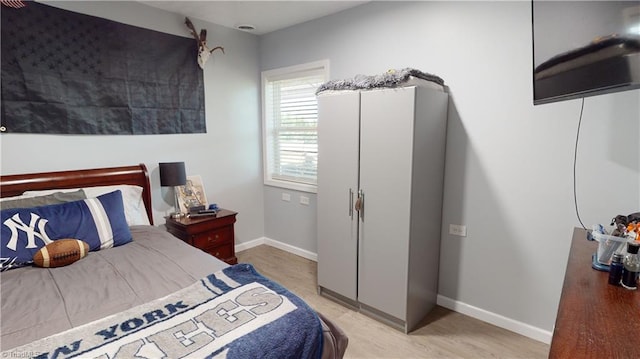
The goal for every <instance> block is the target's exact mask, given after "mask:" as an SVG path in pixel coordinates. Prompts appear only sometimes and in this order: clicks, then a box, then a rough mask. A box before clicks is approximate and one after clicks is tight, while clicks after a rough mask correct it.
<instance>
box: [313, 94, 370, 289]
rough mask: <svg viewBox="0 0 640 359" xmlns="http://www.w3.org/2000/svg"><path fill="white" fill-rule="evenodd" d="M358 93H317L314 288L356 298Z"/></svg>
mask: <svg viewBox="0 0 640 359" xmlns="http://www.w3.org/2000/svg"><path fill="white" fill-rule="evenodd" d="M359 118H360V93H359V92H342V93H340V94H335V93H334V94H323V95H320V96H318V197H317V198H318V202H317V203H318V207H317V210H318V286H320V287H321V288H320V291H321V292H322V290H323V288H325V289H328V290H330V291H332V292H335V293H337V294H339V295H341V296H344V297H346V298H348V299H351V300H353V301H355V300H356V299H357V262H358V258H357V256H358V252H357V249H358V236H357V224H358V220H357V213H356V212H355V211H354V210H353V204H354V201H355V196H356V193H357V191H358V132H359V122H360V121H359Z"/></svg>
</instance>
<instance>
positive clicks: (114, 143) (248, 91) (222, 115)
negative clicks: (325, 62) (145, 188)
mask: <svg viewBox="0 0 640 359" xmlns="http://www.w3.org/2000/svg"><path fill="white" fill-rule="evenodd" d="M49 4H50V5H54V6H57V7H61V8H64V9H68V10H72V11H75V12H79V13H84V14H89V15H94V16H100V17H103V18H107V19H111V20H115V21H119V22H122V23H126V24H130V25H135V26H140V27H145V28H149V29H153V30H157V31H162V32H166V33H170V34H175V35H180V36H185V37H188V36H189V33H188V30H187V28H186V26H185V25H184V17H183V16H181V15H178V14H173V13H169V12H165V11H162V10H158V9H155V8H152V7H149V6H146V5H142V4H139V3H136V2H117V3H116V2H93V1H77V2H58V1H56V2H50V3H49ZM192 20H193V22H194V24H195V26H196V27H197V28H207V29H208V38H207V40H208V42H209V44H211V45H222V46H224V48H225V54H224V55H223V54H221V53H220V52H216V53H214V54H213V56H212V57H211V58H210V59H209V62H208V63H207V64H206V67H205V71H204V79H205V101H206V103H205V106H206V121H207V133H206V134H186V135H145V136H75V135H72V136H71V135H70V136H60V135H46V134H3V135H2V136H0V141H1V144H0V146H1V149H2V162H1V165H2V174H3V175H4V174H12V173H25V172H41V171H56V170H65V169H80V168H94V167H106V166H120V165H129V164H137V163H145V164H146V165H147V168H148V169H149V171H150V176H151V184H152V187H153V206H154V208H153V214H154V220H155V223H156V224H162V223H164V219H163V216H164V215H166V214H168V213H170V212H171V209H172V206H173V192H172V191H170V190H168V189H167V188H161V187H160V183H159V181H160V180H159V177H158V162H165V161H185V164H186V168H187V174H199V175H201V176H202V179H203V182H204V186H205V190H206V193H207V197H208V199H209V201H210V202H216V203H218V204H219V205H221V206H223V207H225V208H229V209H232V210H235V211H238V213H239V214H238V217H237V219H238V222H237V224H236V240H237V241H238V242H243V241H248V240H253V239H256V238H261V237H262V236H263V233H264V210H263V204H262V201H263V197H262V193H263V190H262V170H261V168H262V167H261V163H262V160H261V155H260V153H261V145H260V143H261V135H260V128H261V125H260V115H259V111H260V107H259V94H260V92H259V88H260V72H259V69H258V67H259V65H258V38H257V36H255V35H251V34H248V33H244V32H241V31H238V30H233V29H228V28H225V27H222V26H218V25H214V24H207V23H204V22H202V21H198V20H197V19H192Z"/></svg>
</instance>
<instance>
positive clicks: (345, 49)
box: [260, 1, 640, 333]
mask: <svg viewBox="0 0 640 359" xmlns="http://www.w3.org/2000/svg"><path fill="white" fill-rule="evenodd" d="M260 55H261V58H260V67H261V70H269V69H273V68H278V67H282V66H289V65H295V64H300V63H305V62H309V61H315V60H320V59H329V60H330V68H331V78H332V79H340V78H346V77H353V76H355V75H356V74H378V73H382V72H384V71H386V70H388V69H390V68H402V67H415V68H418V69H421V70H423V71H427V72H432V73H435V74H437V75H439V76H441V77H443V78H444V79H445V82H446V84H447V85H448V87H449V89H450V94H451V100H450V116H449V127H448V131H449V132H448V142H447V160H446V185H445V191H444V196H445V197H444V200H445V202H444V209H443V211H444V213H443V224H444V225H445V226H444V227H443V231H442V234H441V237H442V248H441V263H440V284H439V294H440V295H441V296H444V297H446V298H449V299H452V300H453V301H455V302H456V303H459V304H462V305H463V306H466V307H471V308H475V309H476V310H477V311H480V312H481V311H488V312H490V313H493V314H494V315H497V316H504V317H506V318H507V320H513V321H517V322H519V323H523V324H524V325H525V326H527V325H528V326H532V327H533V330H534V331H535V330H536V328H537V329H541V330H542V331H551V330H552V328H553V325H554V321H555V316H556V310H557V304H558V301H559V298H560V291H561V287H562V282H563V276H564V270H565V266H566V261H567V256H568V251H569V245H570V239H571V233H572V230H573V227H575V226H579V223H578V221H577V219H576V215H575V211H574V206H573V187H572V185H573V180H572V172H573V148H574V141H575V136H576V128H577V123H578V117H579V114H580V100H572V101H567V102H561V103H555V104H548V105H542V106H536V107H534V106H533V104H532V98H533V97H532V81H531V73H532V48H531V4H530V2H526V1H518V2H372V3H369V4H366V5H363V6H359V7H356V8H353V9H350V10H346V11H343V12H341V13H339V14H336V15H332V16H328V17H325V18H322V19H318V20H315V21H310V22H307V23H305V24H302V25H298V26H294V27H291V28H288V29H284V30H280V31H277V32H274V33H271V34H268V35H265V36H262V37H261V38H260ZM639 104H640V91H638V90H635V91H631V92H624V93H618V94H609V95H603V96H597V97H590V98H587V99H586V100H585V106H584V118H583V123H582V130H581V135H580V136H581V138H580V145H579V152H578V167H577V168H578V171H577V173H578V177H577V178H578V179H577V192H578V204H579V208H580V212H581V215H582V220H583V222H584V223H585V225H587V226H590V225H592V224H595V223H603V224H608V221H609V220H610V219H611V218H612V216H614V215H616V214H628V213H631V212H633V211H637V210H638V209H639V208H640V201H639V199H640V162H639V161H640V160H639V159H638V157H639V156H638V153H640V148H639V143H638V141H637V134H638V133H639V131H640V121H638V118H640V106H639ZM264 192H265V195H264V198H265V214H266V216H265V235H266V236H267V237H269V238H273V239H276V240H282V241H291V243H290V244H292V245H296V246H299V247H302V248H304V249H306V250H309V251H314V252H315V250H316V248H317V247H316V234H315V233H311V232H309V229H311V228H312V227H313V225H312V224H310V223H312V221H313V219H314V218H315V216H316V213H315V207H314V206H309V207H303V206H300V205H299V203H298V202H297V201H294V200H293V199H294V198H297V196H296V195H292V201H291V202H283V201H281V199H280V193H281V192H293V191H283V190H281V189H278V188H273V187H265V190H264ZM310 196H312V203H315V200H314V199H315V198H313V197H314V195H312V194H310ZM449 223H455V224H465V225H467V230H468V235H467V237H465V238H462V237H455V236H451V235H449V234H448V232H447V230H448V224H449ZM434 235H438V234H436V233H434ZM381 265H382V264H381ZM585 270H590V269H589V268H585ZM547 333H548V332H547Z"/></svg>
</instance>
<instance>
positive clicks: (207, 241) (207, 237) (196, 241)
mask: <svg viewBox="0 0 640 359" xmlns="http://www.w3.org/2000/svg"><path fill="white" fill-rule="evenodd" d="M224 242H227V243H233V227H225V228H220V229H216V230H212V231H209V232H204V233H199V234H196V235H194V236H193V245H194V246H195V247H197V248H200V249H206V248H209V247H212V246H217V245H220V244H222V243H224Z"/></svg>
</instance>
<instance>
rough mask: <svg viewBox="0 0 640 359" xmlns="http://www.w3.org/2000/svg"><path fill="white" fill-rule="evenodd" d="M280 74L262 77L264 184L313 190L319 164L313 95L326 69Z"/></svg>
mask: <svg viewBox="0 0 640 359" xmlns="http://www.w3.org/2000/svg"><path fill="white" fill-rule="evenodd" d="M303 66H304V65H303ZM283 70H286V69H283ZM283 70H281V71H277V72H275V73H274V72H272V71H267V72H265V73H263V89H264V97H263V101H264V121H265V123H264V129H265V148H264V150H265V162H266V163H265V165H266V166H265V182H270V181H284V182H291V183H299V184H303V185H311V186H315V185H316V183H317V181H316V175H317V164H318V132H317V124H318V105H317V101H316V94H315V91H316V89H317V88H318V86H320V85H321V84H322V83H323V82H324V81H325V67H324V66H318V64H315V67H313V68H307V69H302V70H301V69H299V68H298V69H297V70H296V71H292V72H287V71H283ZM268 184H273V183H268ZM285 187H286V185H285Z"/></svg>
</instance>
